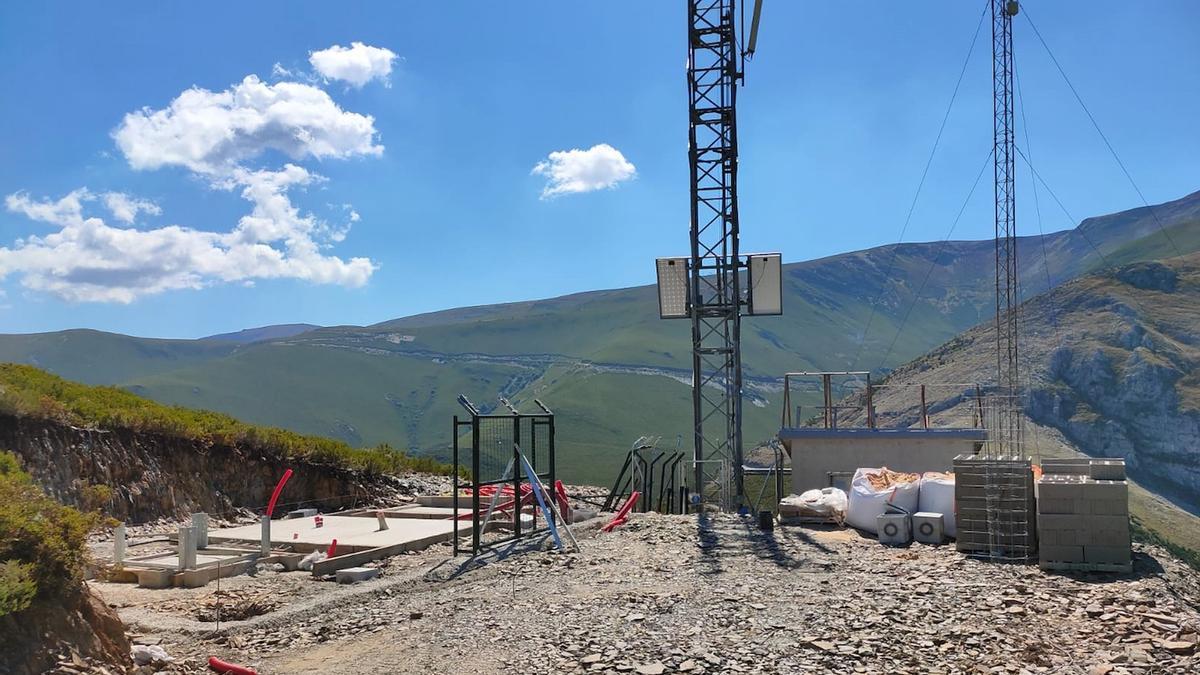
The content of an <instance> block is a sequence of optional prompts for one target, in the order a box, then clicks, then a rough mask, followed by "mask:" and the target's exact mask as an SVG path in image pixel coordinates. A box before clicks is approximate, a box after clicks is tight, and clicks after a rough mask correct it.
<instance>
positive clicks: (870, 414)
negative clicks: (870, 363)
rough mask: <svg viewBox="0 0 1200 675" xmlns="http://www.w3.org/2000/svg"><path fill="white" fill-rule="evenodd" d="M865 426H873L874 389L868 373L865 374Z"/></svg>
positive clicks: (871, 427) (872, 427)
mask: <svg viewBox="0 0 1200 675" xmlns="http://www.w3.org/2000/svg"><path fill="white" fill-rule="evenodd" d="M867 427H868V428H870V429H874V428H875V389H874V386H873V385H872V384H871V376H870V375H867Z"/></svg>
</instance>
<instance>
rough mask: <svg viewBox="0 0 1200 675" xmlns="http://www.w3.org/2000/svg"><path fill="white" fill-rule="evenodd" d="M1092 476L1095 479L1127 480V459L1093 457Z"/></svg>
mask: <svg viewBox="0 0 1200 675" xmlns="http://www.w3.org/2000/svg"><path fill="white" fill-rule="evenodd" d="M1089 468H1090V469H1091V472H1090V474H1089V475H1090V476H1091V477H1092V478H1094V479H1095V480H1125V460H1123V459H1093V460H1092V463H1091V466H1090V467H1089Z"/></svg>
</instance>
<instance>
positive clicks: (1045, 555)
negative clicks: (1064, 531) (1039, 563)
mask: <svg viewBox="0 0 1200 675" xmlns="http://www.w3.org/2000/svg"><path fill="white" fill-rule="evenodd" d="M1038 557H1039V559H1041V560H1044V561H1046V562H1083V561H1084V558H1083V547H1082V546H1047V545H1046V544H1044V543H1043V544H1042V545H1041V548H1040V549H1039V551H1038Z"/></svg>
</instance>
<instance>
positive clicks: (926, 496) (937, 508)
mask: <svg viewBox="0 0 1200 675" xmlns="http://www.w3.org/2000/svg"><path fill="white" fill-rule="evenodd" d="M920 503H921V506H920V508H919V510H920V511H928V512H929V513H940V514H942V522H943V523H944V525H945V532H946V536H947V537H957V536H958V528H957V527H956V526H955V522H954V474H952V473H938V472H936V471H927V472H926V473H924V474H923V475H922V476H921V499H920Z"/></svg>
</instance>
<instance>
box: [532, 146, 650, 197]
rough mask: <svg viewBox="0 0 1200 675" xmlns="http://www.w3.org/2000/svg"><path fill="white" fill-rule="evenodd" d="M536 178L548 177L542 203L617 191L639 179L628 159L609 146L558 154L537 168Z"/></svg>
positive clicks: (550, 156) (550, 155) (555, 153)
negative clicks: (596, 191) (622, 185)
mask: <svg viewBox="0 0 1200 675" xmlns="http://www.w3.org/2000/svg"><path fill="white" fill-rule="evenodd" d="M532 173H533V174H534V175H539V176H545V177H546V179H547V180H546V187H545V188H543V189H542V199H549V198H551V197H557V196H559V195H564V194H571V193H576V192H591V191H593V190H603V189H606V188H612V187H616V185H617V184H618V183H621V182H623V181H627V180H630V179H632V178H634V177H635V176H636V175H637V168H636V167H634V165H633V163H631V162H630V161H629V160H627V159H625V155H622V154H621V151H620V150H617V149H616V148H614V147H613V146H611V145H608V144H607V143H601V144H599V145H593V146H592V147H590V148H588V149H587V150H580V149H578V148H575V149H572V150H557V151H555V152H552V153H550V154H549V155H548V156H547V157H546V159H544V160H542V161H541V162H538V163H537V165H536V166H534V167H533V172H532Z"/></svg>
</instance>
